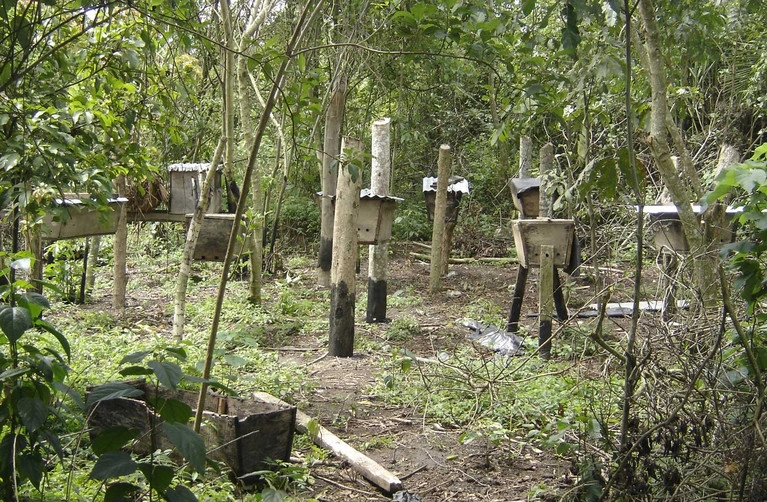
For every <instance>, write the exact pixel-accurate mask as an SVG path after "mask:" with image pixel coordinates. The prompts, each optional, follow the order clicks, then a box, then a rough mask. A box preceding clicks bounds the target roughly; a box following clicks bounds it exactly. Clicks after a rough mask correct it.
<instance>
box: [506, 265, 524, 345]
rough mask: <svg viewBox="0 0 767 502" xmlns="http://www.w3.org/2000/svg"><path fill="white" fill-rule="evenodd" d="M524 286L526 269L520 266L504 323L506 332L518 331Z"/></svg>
mask: <svg viewBox="0 0 767 502" xmlns="http://www.w3.org/2000/svg"><path fill="white" fill-rule="evenodd" d="M526 284H527V268H526V267H523V266H521V265H520V266H519V270H517V283H516V284H515V285H514V295H513V296H512V297H511V309H510V310H509V320H508V322H507V323H506V331H507V332H510V333H516V332H517V331H518V330H519V315H520V313H521V311H522V299H523V298H524V296H525V285H526Z"/></svg>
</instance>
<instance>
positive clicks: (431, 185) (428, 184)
mask: <svg viewBox="0 0 767 502" xmlns="http://www.w3.org/2000/svg"><path fill="white" fill-rule="evenodd" d="M447 183H448V185H447V191H448V192H460V193H469V180H467V179H466V178H463V177H461V176H451V177H450V178H449V179H448V180H447ZM423 191H424V192H436V191H437V178H434V177H431V176H427V177H426V178H424V179H423Z"/></svg>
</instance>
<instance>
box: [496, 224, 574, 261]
mask: <svg viewBox="0 0 767 502" xmlns="http://www.w3.org/2000/svg"><path fill="white" fill-rule="evenodd" d="M511 230H512V233H513V234H514V245H515V246H516V249H517V258H518V259H519V264H520V265H522V266H523V267H526V268H527V267H539V266H540V265H541V246H543V245H551V246H554V266H555V267H565V266H568V265H569V264H570V253H571V251H572V248H573V238H574V235H575V221H574V220H566V219H548V218H536V219H529V220H513V221H512V222H511Z"/></svg>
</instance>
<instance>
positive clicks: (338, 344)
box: [328, 137, 362, 357]
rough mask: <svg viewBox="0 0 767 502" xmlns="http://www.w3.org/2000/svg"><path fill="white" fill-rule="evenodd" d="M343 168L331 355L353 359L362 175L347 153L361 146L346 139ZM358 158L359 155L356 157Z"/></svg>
mask: <svg viewBox="0 0 767 502" xmlns="http://www.w3.org/2000/svg"><path fill="white" fill-rule="evenodd" d="M341 152H342V159H341V162H342V165H341V168H340V169H339V170H338V183H337V185H336V210H335V218H334V220H333V261H332V267H331V269H330V341H329V344H328V354H329V355H331V356H338V357H351V356H353V355H354V307H355V303H356V298H355V297H356V292H357V291H356V289H357V288H356V274H355V271H354V270H355V266H356V264H357V253H358V245H357V211H358V210H359V207H360V186H361V185H362V173H361V172H360V170H359V167H357V166H355V167H352V166H351V165H350V162H349V159H348V158H346V156H347V153H351V154H352V155H355V154H357V155H359V154H360V152H362V142H361V141H360V140H358V139H356V138H350V137H344V138H343V140H342V142H341ZM355 156H356V155H355Z"/></svg>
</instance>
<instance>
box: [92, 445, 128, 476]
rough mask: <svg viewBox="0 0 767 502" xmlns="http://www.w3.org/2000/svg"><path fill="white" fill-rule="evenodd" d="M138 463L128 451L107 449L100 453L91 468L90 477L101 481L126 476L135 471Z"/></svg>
mask: <svg viewBox="0 0 767 502" xmlns="http://www.w3.org/2000/svg"><path fill="white" fill-rule="evenodd" d="M137 467H138V464H136V462H135V461H134V460H133V458H132V457H131V456H130V454H129V453H126V452H124V451H108V452H106V453H104V454H103V455H101V456H100V457H99V459H98V460H97V461H96V465H94V466H93V469H92V470H91V473H90V477H91V478H93V479H98V480H101V481H106V480H108V479H112V478H119V477H122V476H127V475H129V474H133V473H134V472H136V468H137Z"/></svg>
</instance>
